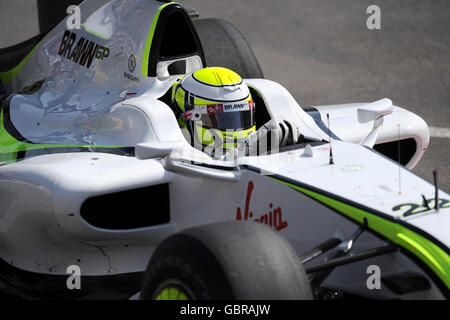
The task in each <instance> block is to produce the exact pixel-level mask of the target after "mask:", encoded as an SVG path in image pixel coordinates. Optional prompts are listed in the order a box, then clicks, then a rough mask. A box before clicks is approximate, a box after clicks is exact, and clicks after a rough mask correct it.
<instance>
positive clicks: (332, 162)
mask: <svg viewBox="0 0 450 320" xmlns="http://www.w3.org/2000/svg"><path fill="white" fill-rule="evenodd" d="M327 121H328V140H329V141H330V165H332V164H334V161H333V147H332V145H331V130H330V114H329V113H327Z"/></svg>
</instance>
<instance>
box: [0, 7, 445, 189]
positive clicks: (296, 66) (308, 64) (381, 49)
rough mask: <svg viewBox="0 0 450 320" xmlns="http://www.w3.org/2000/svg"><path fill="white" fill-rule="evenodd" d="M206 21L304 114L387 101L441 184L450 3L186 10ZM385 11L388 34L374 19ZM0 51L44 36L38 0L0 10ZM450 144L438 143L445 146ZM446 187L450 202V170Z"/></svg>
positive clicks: (423, 167)
mask: <svg viewBox="0 0 450 320" xmlns="http://www.w3.org/2000/svg"><path fill="white" fill-rule="evenodd" d="M179 2H180V3H182V4H183V5H185V6H187V7H192V8H196V9H198V10H199V12H200V16H201V17H202V18H206V17H208V18H213V17H215V18H223V19H226V20H228V21H230V22H232V23H233V24H234V25H236V26H237V27H238V29H239V30H240V31H241V32H242V34H243V35H244V36H245V38H246V39H247V40H248V41H249V42H250V44H251V45H252V47H253V49H254V52H255V54H256V56H257V58H258V60H259V62H260V64H261V66H262V69H263V72H264V74H265V77H266V78H268V79H271V80H274V81H277V82H279V83H281V84H282V85H284V86H285V87H286V88H287V89H288V90H289V91H290V92H291V93H292V94H293V96H294V98H295V99H296V100H297V101H298V103H299V104H300V105H301V106H303V107H308V106H314V105H328V104H340V103H350V102H370V101H375V100H378V99H381V98H384V97H388V98H390V99H391V100H392V101H393V102H394V104H395V105H398V106H401V107H405V108H407V109H408V110H411V111H413V112H415V113H416V114H418V115H419V116H421V117H422V118H423V119H424V120H425V121H426V122H427V123H428V125H429V126H430V127H437V128H443V129H438V130H433V134H434V135H435V136H434V137H432V138H431V141H430V145H429V148H428V150H427V151H426V153H425V156H424V157H423V159H422V160H421V162H420V163H419V165H418V166H417V167H416V168H415V169H414V171H415V172H417V173H418V174H419V175H421V176H423V177H425V178H426V179H428V180H430V181H431V180H432V171H433V169H434V168H435V167H436V166H437V165H441V166H448V165H449V164H450V134H449V132H450V131H449V130H446V129H445V128H450V1H449V0H432V1H421V0H332V1H330V0H282V1H274V0H246V1H242V0H226V1H225V0H224V1H217V0H185V1H183V0H180V1H179ZM371 4H377V5H379V6H380V8H381V30H368V29H367V27H366V20H367V18H368V16H369V15H368V14H367V13H366V9H367V7H368V6H369V5H371ZM0 30H1V32H0V47H5V46H8V45H12V44H14V43H17V42H20V41H23V40H26V39H27V38H29V37H31V36H33V35H35V34H36V33H37V32H38V23H37V13H36V4H35V0H19V1H14V0H0ZM445 136H447V138H439V137H445ZM439 184H440V186H441V188H442V189H444V190H446V191H447V192H450V168H440V170H439Z"/></svg>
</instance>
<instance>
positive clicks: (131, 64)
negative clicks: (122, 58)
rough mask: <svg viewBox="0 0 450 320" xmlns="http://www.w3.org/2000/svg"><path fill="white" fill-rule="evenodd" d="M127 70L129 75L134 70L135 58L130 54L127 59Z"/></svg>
mask: <svg viewBox="0 0 450 320" xmlns="http://www.w3.org/2000/svg"><path fill="white" fill-rule="evenodd" d="M128 70H130V72H131V73H133V72H134V70H136V57H135V56H134V54H132V55H131V56H130V57H129V58H128Z"/></svg>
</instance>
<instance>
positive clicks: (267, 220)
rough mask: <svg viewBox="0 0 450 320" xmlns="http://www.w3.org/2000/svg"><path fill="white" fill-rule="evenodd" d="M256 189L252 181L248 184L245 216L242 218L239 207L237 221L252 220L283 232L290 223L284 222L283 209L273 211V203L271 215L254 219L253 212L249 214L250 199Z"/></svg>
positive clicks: (270, 207)
mask: <svg viewBox="0 0 450 320" xmlns="http://www.w3.org/2000/svg"><path fill="white" fill-rule="evenodd" d="M254 187H255V185H254V184H253V181H250V182H249V183H248V188H247V196H246V198H245V211H244V216H243V217H242V211H241V208H240V207H238V208H237V211H236V220H238V221H240V220H244V221H247V220H252V221H256V222H261V223H264V224H266V225H268V226H271V227H273V228H274V229H275V230H276V231H281V230H283V229H284V228H287V226H288V223H287V221H283V213H282V211H281V207H278V208H276V209H273V204H272V203H270V204H269V209H270V211H269V213H265V214H263V215H260V216H259V217H257V218H255V219H253V212H251V211H250V212H249V208H250V198H251V196H252V192H253V189H254ZM272 209H273V210H272Z"/></svg>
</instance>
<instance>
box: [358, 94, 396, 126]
mask: <svg viewBox="0 0 450 320" xmlns="http://www.w3.org/2000/svg"><path fill="white" fill-rule="evenodd" d="M393 110H394V107H393V105H392V101H391V100H390V99H386V98H385V99H381V100H378V101H375V102H372V103H369V104H366V105H363V106H361V107H359V108H358V111H357V112H358V121H359V122H360V123H367V122H370V121H373V120H376V119H379V118H381V117H383V116H386V115H388V114H391V113H392V111H393Z"/></svg>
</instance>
